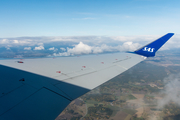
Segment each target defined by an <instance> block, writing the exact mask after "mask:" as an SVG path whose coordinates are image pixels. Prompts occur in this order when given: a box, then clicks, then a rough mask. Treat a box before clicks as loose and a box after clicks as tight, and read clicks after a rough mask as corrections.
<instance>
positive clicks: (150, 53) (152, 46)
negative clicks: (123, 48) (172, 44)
mask: <svg viewBox="0 0 180 120" xmlns="http://www.w3.org/2000/svg"><path fill="white" fill-rule="evenodd" d="M173 35H174V33H168V34H166V35H164V36H162V37H161V38H159V39H157V40H155V41H153V42H151V43H149V44H148V45H145V46H144V47H142V48H140V49H138V50H136V51H134V52H135V53H136V54H139V55H143V56H146V57H154V56H155V53H156V51H157V50H158V49H159V48H160V47H161V46H163V45H164V44H165V43H166V42H167V41H168V40H169V39H170V38H171V37H172V36H173Z"/></svg>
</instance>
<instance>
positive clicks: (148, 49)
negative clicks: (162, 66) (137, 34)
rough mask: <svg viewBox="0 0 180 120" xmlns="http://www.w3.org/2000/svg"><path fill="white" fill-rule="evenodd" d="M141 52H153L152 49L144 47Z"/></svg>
mask: <svg viewBox="0 0 180 120" xmlns="http://www.w3.org/2000/svg"><path fill="white" fill-rule="evenodd" d="M143 51H148V52H154V48H148V47H144V49H143Z"/></svg>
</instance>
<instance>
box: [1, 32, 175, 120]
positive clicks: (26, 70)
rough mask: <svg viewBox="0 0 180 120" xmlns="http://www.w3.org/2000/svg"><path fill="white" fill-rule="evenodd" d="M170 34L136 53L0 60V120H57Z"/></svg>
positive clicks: (154, 50)
mask: <svg viewBox="0 0 180 120" xmlns="http://www.w3.org/2000/svg"><path fill="white" fill-rule="evenodd" d="M172 36H173V33H168V34H166V35H165V36H163V37H161V38H160V39H158V40H156V41H154V42H152V43H150V44H148V45H146V46H144V47H142V48H140V49H138V50H136V51H135V52H134V53H135V54H132V53H114V54H103V55H87V56H80V57H58V58H56V59H52V58H40V59H25V60H23V62H21V63H19V62H18V61H17V60H16V59H11V60H0V70H1V73H0V79H1V81H0V119H1V120H9V119H18V120H24V119H27V120H28V119H29V120H32V119H34V120H36V119H37V120H38V119H43V120H45V119H47V120H49V119H55V118H56V117H57V115H58V114H59V113H60V112H61V111H63V109H64V108H65V107H66V106H67V105H68V104H69V103H70V102H71V101H72V100H74V99H76V98H78V97H79V96H81V95H83V94H85V93H87V92H89V91H90V90H92V89H94V88H95V87H97V86H99V85H101V84H103V83H104V82H106V81H108V80H110V79H111V78H113V77H115V76H117V75H119V74H121V73H123V72H124V71H126V70H128V69H129V68H131V67H132V66H134V65H136V64H137V63H139V62H141V61H143V60H144V59H145V58H146V57H152V56H154V55H155V52H156V51H157V50H158V49H159V48H160V47H161V46H162V45H163V44H164V43H165V42H166V41H167V40H168V39H170V37H172Z"/></svg>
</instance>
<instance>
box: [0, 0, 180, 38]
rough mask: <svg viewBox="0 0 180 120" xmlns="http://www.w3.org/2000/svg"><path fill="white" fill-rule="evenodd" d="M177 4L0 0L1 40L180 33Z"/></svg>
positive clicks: (164, 0) (159, 1) (121, 0)
mask: <svg viewBox="0 0 180 120" xmlns="http://www.w3.org/2000/svg"><path fill="white" fill-rule="evenodd" d="M179 5H180V1H179V0H173V1H172V0H0V15H1V17H0V33H1V34H0V38H9V37H22V36H31V37H33V36H91V35H93V36H94V35H95V36H125V35H161V34H165V33H167V32H174V33H177V34H179V33H180V29H179V28H180V23H179V21H180V14H179V13H180V7H179Z"/></svg>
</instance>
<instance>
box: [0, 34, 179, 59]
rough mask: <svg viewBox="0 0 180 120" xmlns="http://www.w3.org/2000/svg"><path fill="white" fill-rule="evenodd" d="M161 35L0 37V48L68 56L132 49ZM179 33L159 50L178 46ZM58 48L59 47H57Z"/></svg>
mask: <svg viewBox="0 0 180 120" xmlns="http://www.w3.org/2000/svg"><path fill="white" fill-rule="evenodd" d="M159 37H161V36H157V35H155V36H150V35H147V36H62V37H18V38H0V48H2V47H4V48H6V50H13V49H11V48H12V47H16V48H17V49H20V48H22V47H23V49H21V50H25V51H27V50H32V51H36V52H38V51H39V52H40V51H41V50H48V51H49V54H50V55H55V56H69V55H79V54H97V53H103V52H117V51H134V50H136V49H138V48H139V47H141V46H143V45H145V44H148V43H149V42H152V41H154V40H156V39H157V38H159ZM179 39H180V35H175V36H173V37H172V39H171V40H170V41H168V43H167V44H165V45H164V46H163V47H162V48H161V49H160V50H168V49H172V48H180V40H179ZM58 48H59V49H58ZM50 51H51V52H50Z"/></svg>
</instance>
